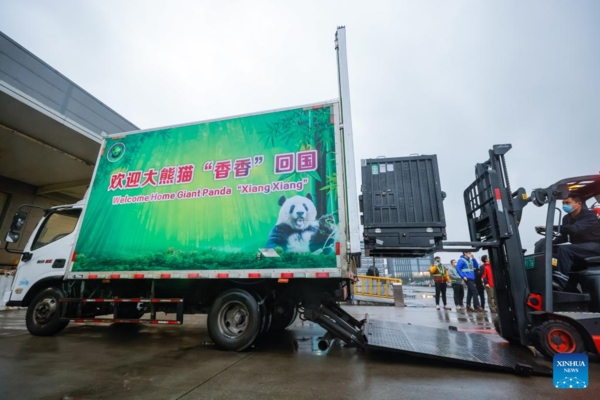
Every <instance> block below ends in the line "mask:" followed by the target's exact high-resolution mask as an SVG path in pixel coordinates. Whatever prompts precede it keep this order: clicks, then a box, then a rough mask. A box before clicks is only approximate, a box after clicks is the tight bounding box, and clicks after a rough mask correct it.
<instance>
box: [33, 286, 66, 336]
mask: <svg viewBox="0 0 600 400" xmlns="http://www.w3.org/2000/svg"><path fill="white" fill-rule="evenodd" d="M63 297H64V294H63V292H62V290H60V289H57V288H53V287H51V288H47V289H44V290H42V291H41V292H40V293H38V295H37V296H35V297H34V298H33V300H32V301H31V303H29V307H28V308H27V315H26V316H25V323H26V325H27V330H28V331H29V333H31V334H32V335H35V336H52V335H55V334H57V333H58V332H60V331H62V330H63V329H65V328H66V326H67V325H68V324H69V321H61V320H60V315H59V311H58V306H59V304H58V303H59V302H60V299H61V298H63Z"/></svg>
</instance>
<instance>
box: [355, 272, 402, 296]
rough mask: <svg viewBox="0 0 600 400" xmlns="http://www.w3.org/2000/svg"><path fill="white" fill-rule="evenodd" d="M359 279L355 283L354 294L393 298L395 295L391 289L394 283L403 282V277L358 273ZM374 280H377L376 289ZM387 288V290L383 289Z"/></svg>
mask: <svg viewBox="0 0 600 400" xmlns="http://www.w3.org/2000/svg"><path fill="white" fill-rule="evenodd" d="M357 278H358V281H357V282H356V283H355V284H354V294H355V295H360V296H368V297H378V298H383V299H393V298H394V295H393V293H391V291H390V286H391V284H393V283H400V284H401V283H402V279H397V278H385V277H379V276H368V275H358V276H357ZM373 281H375V282H376V283H375V291H374V290H373ZM382 284H383V288H385V291H383V290H382V289H383V288H382Z"/></svg>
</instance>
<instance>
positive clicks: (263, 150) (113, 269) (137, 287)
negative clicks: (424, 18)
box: [4, 28, 360, 351]
mask: <svg viewBox="0 0 600 400" xmlns="http://www.w3.org/2000/svg"><path fill="white" fill-rule="evenodd" d="M344 43H345V31H344V29H343V28H340V29H338V32H337V34H336V49H337V50H338V64H339V68H338V71H339V79H340V96H341V98H342V100H343V101H342V102H341V103H340V101H337V100H335V101H328V102H322V103H318V104H311V105H308V106H301V107H293V108H288V109H282V110H275V111H267V112H262V113H257V114H248V115H242V116H235V117H229V118H221V119H216V120H209V121H202V122H195V123H190V124H183V125H177V126H169V127H162V128H157V129H149V130H143V131H135V132H128V133H122V134H118V135H112V136H107V137H106V138H105V140H104V143H103V145H102V146H101V151H100V154H99V156H98V161H97V163H96V167H95V171H94V175H93V177H92V182H91V185H90V188H89V190H88V192H87V194H86V196H85V199H84V200H82V201H80V202H78V203H76V204H72V205H65V206H60V207H54V208H51V209H48V210H45V215H44V217H43V219H42V220H41V221H40V222H39V223H38V225H37V227H36V229H35V231H34V232H33V234H32V236H31V239H30V240H29V242H28V243H27V245H26V246H25V248H24V249H23V250H22V251H16V250H14V249H11V247H10V243H14V242H16V241H17V239H18V235H19V230H20V229H21V227H22V226H23V225H24V222H25V220H26V218H27V211H28V208H29V207H33V206H30V205H24V206H22V207H21V208H20V210H19V212H17V213H16V215H15V216H14V219H13V223H12V226H11V230H10V232H9V233H8V234H7V236H6V249H7V251H12V252H18V253H21V254H22V256H21V261H20V263H19V265H18V269H17V274H16V277H15V280H14V284H13V286H12V288H11V290H10V291H9V292H6V293H5V294H4V300H5V301H6V302H7V304H8V305H9V306H23V307H28V309H27V316H26V322H27V328H28V330H29V332H30V333H31V334H34V335H41V336H46V335H54V334H56V333H58V332H60V331H61V330H62V329H64V328H65V327H66V326H67V324H68V323H70V322H71V323H73V322H75V323H107V322H108V323H150V324H181V323H182V322H183V315H184V314H191V313H208V329H209V333H210V335H211V338H212V339H213V340H214V342H215V344H217V345H218V346H219V347H221V348H223V349H228V350H238V351H239V350H243V349H245V348H247V347H248V346H250V345H252V343H254V341H255V340H256V338H257V337H258V336H259V335H260V334H261V332H265V331H267V330H269V329H284V328H286V327H287V326H288V325H289V324H290V323H291V322H293V321H294V320H295V318H296V316H297V314H298V312H300V313H301V314H302V316H303V317H304V318H308V319H311V320H314V321H315V322H318V323H320V324H321V325H323V326H325V327H326V328H327V329H328V330H329V331H332V333H334V334H336V336H340V334H344V335H346V337H345V340H347V341H348V342H352V336H353V335H354V334H355V333H357V332H358V331H359V330H360V324H359V322H358V321H355V320H354V319H352V318H351V317H349V316H348V315H347V314H346V313H344V312H343V311H342V310H341V309H340V308H339V307H338V306H337V305H336V301H338V300H345V299H346V298H348V296H349V294H350V292H351V282H352V280H353V279H354V274H355V273H356V270H357V267H358V264H359V263H360V242H359V240H360V239H359V226H358V205H357V199H358V195H357V192H356V183H355V182H356V179H355V169H354V152H353V147H352V126H351V120H350V102H349V95H348V77H347V73H346V71H347V63H346V56H345V51H344V50H343V49H344ZM342 106H343V107H342ZM159 312H164V313H166V314H167V315H169V316H172V317H170V318H166V317H164V318H166V319H160V318H159V317H158V316H157V313H159ZM144 315H149V317H147V318H143V317H144ZM101 316H103V317H101ZM344 321H346V322H345V323H348V322H347V321H350V325H353V330H351V331H350V333H348V332H347V331H344V332H341V331H340V329H339V326H340V324H341V323H344ZM356 336H359V335H358V334H357V335H356ZM325 340H328V338H325Z"/></svg>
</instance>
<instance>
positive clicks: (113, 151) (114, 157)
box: [106, 143, 125, 162]
mask: <svg viewBox="0 0 600 400" xmlns="http://www.w3.org/2000/svg"><path fill="white" fill-rule="evenodd" d="M124 154H125V145H124V144H123V143H115V144H113V145H112V146H111V147H110V149H108V152H107V153H106V159H107V160H108V161H110V162H115V161H119V160H120V159H121V158H123V155H124Z"/></svg>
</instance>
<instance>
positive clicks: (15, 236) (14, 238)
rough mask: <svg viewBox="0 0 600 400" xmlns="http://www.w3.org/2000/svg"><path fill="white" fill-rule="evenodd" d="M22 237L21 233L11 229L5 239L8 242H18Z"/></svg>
mask: <svg viewBox="0 0 600 400" xmlns="http://www.w3.org/2000/svg"><path fill="white" fill-rule="evenodd" d="M20 237H21V235H20V234H19V233H17V232H12V231H11V232H8V233H7V234H6V239H4V240H5V241H6V243H17V242H18V241H19V238H20Z"/></svg>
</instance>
